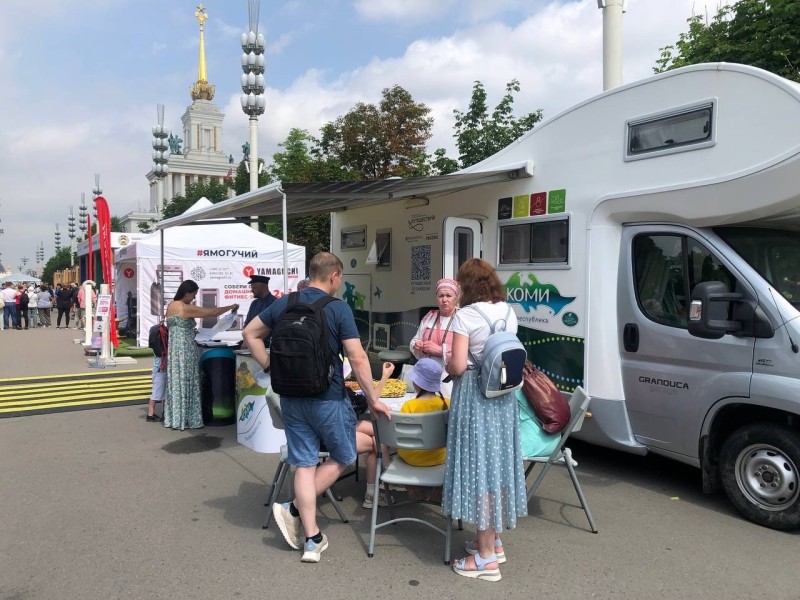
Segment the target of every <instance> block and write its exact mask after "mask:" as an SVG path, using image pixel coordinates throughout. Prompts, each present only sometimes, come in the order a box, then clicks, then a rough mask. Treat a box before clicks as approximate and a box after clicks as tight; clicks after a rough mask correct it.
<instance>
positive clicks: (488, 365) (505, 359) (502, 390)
mask: <svg viewBox="0 0 800 600" xmlns="http://www.w3.org/2000/svg"><path fill="white" fill-rule="evenodd" d="M472 308H474V309H475V310H476V311H478V314H479V315H480V316H482V317H483V318H484V320H485V321H486V323H487V324H488V325H489V337H488V338H486V343H485V344H484V346H483V361H482V362H478V361H477V360H476V359H475V357H474V356H473V355H472V353H471V352H470V356H471V357H472V362H473V363H474V364H475V367H476V368H477V369H478V386H479V388H480V390H481V393H482V394H483V395H484V396H486V397H487V398H495V397H497V396H502V395H505V394H508V393H510V392H513V391H515V390H518V389H519V388H521V387H522V381H523V380H522V372H523V369H524V368H525V360H526V359H527V358H528V355H527V353H526V352H525V347H524V346H523V345H522V342H520V341H519V338H517V336H516V334H514V333H511V332H510V331H506V325H507V323H508V319H509V317H511V307H510V306H509V307H508V312H507V313H506V316H505V318H504V319H500V320H498V321H497V322H495V323H492V322H491V321H490V320H489V317H487V316H486V313H484V312H483V311H482V310H481V309H480V308H478V307H477V306H475V305H474V304H473V305H472ZM501 323H502V327H501V326H500V324H501Z"/></svg>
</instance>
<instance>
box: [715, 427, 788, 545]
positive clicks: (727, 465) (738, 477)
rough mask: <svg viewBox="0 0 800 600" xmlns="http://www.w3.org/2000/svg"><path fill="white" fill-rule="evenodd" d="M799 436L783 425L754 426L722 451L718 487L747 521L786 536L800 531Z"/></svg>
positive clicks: (731, 438)
mask: <svg viewBox="0 0 800 600" xmlns="http://www.w3.org/2000/svg"><path fill="white" fill-rule="evenodd" d="M798 467H800V435H798V433H797V431H795V430H794V429H792V428H790V427H786V426H784V425H778V424H772V423H757V424H753V425H746V426H744V427H742V428H740V429H737V430H736V431H734V432H733V433H732V434H731V435H730V436H729V437H728V439H726V440H725V442H724V443H723V445H722V452H721V454H720V469H721V475H722V486H723V487H724V488H725V493H726V494H727V495H728V498H729V499H730V501H731V502H732V503H733V505H734V506H735V507H736V509H737V510H738V511H739V512H740V513H742V514H743V515H744V516H745V517H747V518H748V519H749V520H751V521H753V522H754V523H758V524H759V525H763V526H765V527H770V528H772V529H780V530H783V531H790V530H794V529H798V528H800V471H798Z"/></svg>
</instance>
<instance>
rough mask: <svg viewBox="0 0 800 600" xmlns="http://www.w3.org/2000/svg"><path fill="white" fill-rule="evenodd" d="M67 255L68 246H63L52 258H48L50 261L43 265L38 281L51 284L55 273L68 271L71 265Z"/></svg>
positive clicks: (68, 251)
mask: <svg viewBox="0 0 800 600" xmlns="http://www.w3.org/2000/svg"><path fill="white" fill-rule="evenodd" d="M69 253H70V249H69V246H65V247H64V248H61V250H59V251H58V252H56V253H55V254H54V255H53V256H52V257H50V259H49V260H48V261H47V262H46V263H44V267H43V268H42V276H41V277H40V279H41V280H42V281H44V282H46V283H53V274H54V273H55V272H56V271H63V270H64V269H69V267H70V263H71V261H70V256H69Z"/></svg>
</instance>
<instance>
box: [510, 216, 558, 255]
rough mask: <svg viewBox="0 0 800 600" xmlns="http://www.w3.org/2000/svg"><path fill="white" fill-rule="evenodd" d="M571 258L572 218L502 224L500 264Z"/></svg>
mask: <svg viewBox="0 0 800 600" xmlns="http://www.w3.org/2000/svg"><path fill="white" fill-rule="evenodd" d="M568 259H569V220H568V219H557V220H547V221H529V222H527V223H520V224H515V225H502V226H500V264H501V265H518V264H537V265H542V264H559V265H563V264H565V263H566V262H567V260H568Z"/></svg>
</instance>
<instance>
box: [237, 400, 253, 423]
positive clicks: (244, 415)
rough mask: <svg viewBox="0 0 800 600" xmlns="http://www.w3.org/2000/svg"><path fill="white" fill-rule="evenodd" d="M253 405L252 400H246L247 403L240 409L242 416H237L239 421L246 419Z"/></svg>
mask: <svg viewBox="0 0 800 600" xmlns="http://www.w3.org/2000/svg"><path fill="white" fill-rule="evenodd" d="M253 405H254V403H253V402H248V403H247V404H245V405H244V408H243V409H242V416H240V417H239V420H240V421H247V418H248V417H249V416H250V413H252V412H253Z"/></svg>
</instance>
